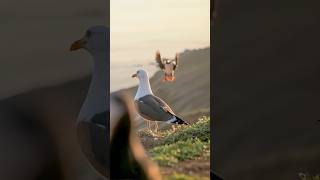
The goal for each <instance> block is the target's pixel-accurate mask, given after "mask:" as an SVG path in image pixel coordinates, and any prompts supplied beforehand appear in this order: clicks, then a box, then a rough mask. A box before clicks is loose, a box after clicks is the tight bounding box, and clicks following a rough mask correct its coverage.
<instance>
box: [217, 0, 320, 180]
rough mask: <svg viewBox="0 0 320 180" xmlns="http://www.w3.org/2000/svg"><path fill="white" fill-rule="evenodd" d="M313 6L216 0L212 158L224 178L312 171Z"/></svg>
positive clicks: (318, 155)
mask: <svg viewBox="0 0 320 180" xmlns="http://www.w3.org/2000/svg"><path fill="white" fill-rule="evenodd" d="M318 7H319V3H318V2H317V1H290V0H283V1H277V0H271V1H251V0H243V1H236V0H218V3H217V4H216V3H215V10H216V12H215V14H216V17H215V22H214V25H213V26H212V31H211V32H212V34H214V36H213V39H212V62H213V68H212V69H211V72H212V75H213V83H212V84H211V85H212V86H211V87H212V90H213V94H212V98H213V104H212V107H213V109H212V110H213V113H214V116H213V118H214V120H213V125H214V127H213V131H212V139H213V140H212V142H213V143H212V146H213V147H214V148H213V149H212V159H211V160H212V161H211V165H212V167H213V169H214V170H215V171H217V172H219V173H220V174H221V175H222V177H223V178H224V179H245V180H255V179H259V180H270V179H281V180H293V179H295V180H298V179H300V178H299V173H307V174H311V175H314V176H315V175H316V174H318V175H319V173H320V168H319V167H320V144H319V139H320V133H319V132H320V131H319V130H320V122H319V121H317V120H319V119H320V113H319V112H320V111H319V101H320V95H319V92H320V86H319V77H320V61H319V59H320V54H319V41H320V36H319V32H320V21H319V17H320V14H319V12H320V11H319V8H318ZM310 179H311V178H310Z"/></svg>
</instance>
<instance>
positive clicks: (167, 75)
mask: <svg viewBox="0 0 320 180" xmlns="http://www.w3.org/2000/svg"><path fill="white" fill-rule="evenodd" d="M156 62H157V63H158V65H159V67H160V69H161V70H162V71H163V72H164V77H163V78H162V82H165V81H169V82H171V81H174V80H175V79H176V78H175V76H174V72H175V70H176V68H177V67H178V54H176V56H175V58H174V59H171V60H170V59H168V58H163V59H161V55H160V52H159V51H157V52H156Z"/></svg>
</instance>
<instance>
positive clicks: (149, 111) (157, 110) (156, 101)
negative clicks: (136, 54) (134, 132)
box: [135, 95, 174, 121]
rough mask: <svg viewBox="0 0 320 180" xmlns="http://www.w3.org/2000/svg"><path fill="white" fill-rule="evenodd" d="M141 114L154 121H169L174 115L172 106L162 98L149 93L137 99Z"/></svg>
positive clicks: (137, 106) (136, 102)
mask: <svg viewBox="0 0 320 180" xmlns="http://www.w3.org/2000/svg"><path fill="white" fill-rule="evenodd" d="M135 105H136V108H137V110H138V112H139V114H140V115H141V116H142V117H143V118H145V119H148V120H152V121H168V120H169V119H171V118H173V117H174V113H173V111H172V110H171V108H170V107H169V106H168V105H167V104H166V103H165V102H164V101H163V100H161V99H160V98H158V97H156V96H152V95H147V96H144V97H142V98H140V99H139V100H136V101H135Z"/></svg>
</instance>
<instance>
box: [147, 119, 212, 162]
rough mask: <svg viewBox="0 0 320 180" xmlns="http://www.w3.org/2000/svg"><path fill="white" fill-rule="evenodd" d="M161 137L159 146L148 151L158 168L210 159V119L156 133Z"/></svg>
mask: <svg viewBox="0 0 320 180" xmlns="http://www.w3.org/2000/svg"><path fill="white" fill-rule="evenodd" d="M157 135H158V136H161V137H163V141H162V142H161V144H160V145H158V146H156V147H154V148H152V149H150V150H149V152H150V155H151V157H152V159H153V160H154V161H156V162H157V163H158V164H159V165H160V166H172V165H174V164H176V163H178V162H179V161H184V160H188V159H191V160H192V159H197V158H199V157H202V158H205V159H209V157H210V118H209V117H203V118H200V119H199V121H198V122H196V123H194V124H192V125H189V126H179V127H178V128H176V129H175V130H168V131H165V132H158V133H157Z"/></svg>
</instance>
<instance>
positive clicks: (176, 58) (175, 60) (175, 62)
mask: <svg viewBox="0 0 320 180" xmlns="http://www.w3.org/2000/svg"><path fill="white" fill-rule="evenodd" d="M178 59H179V55H178V53H176V56H175V57H174V61H173V62H172V64H173V70H174V71H175V70H176V69H177V67H178Z"/></svg>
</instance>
